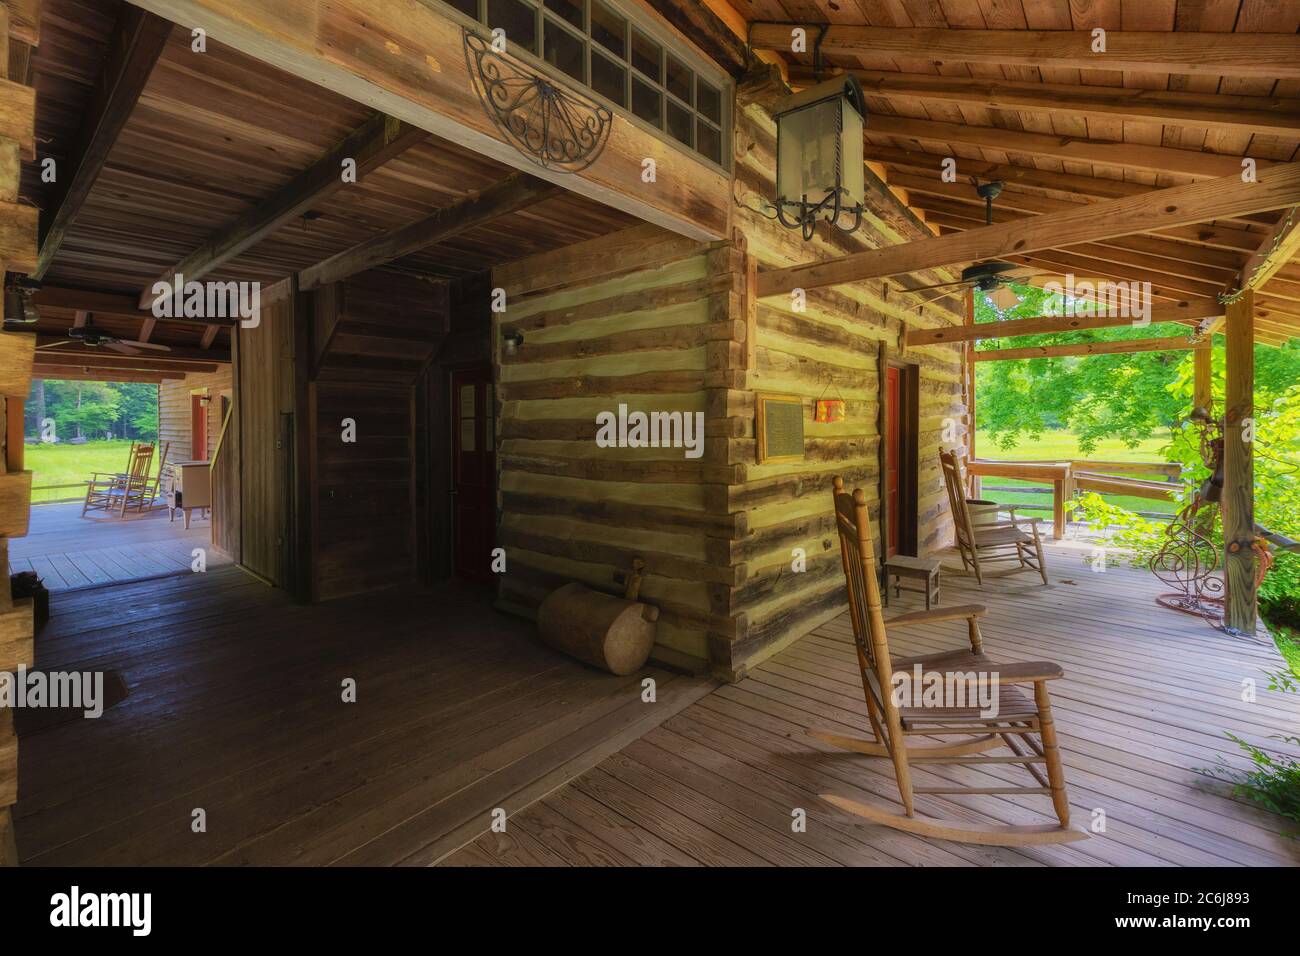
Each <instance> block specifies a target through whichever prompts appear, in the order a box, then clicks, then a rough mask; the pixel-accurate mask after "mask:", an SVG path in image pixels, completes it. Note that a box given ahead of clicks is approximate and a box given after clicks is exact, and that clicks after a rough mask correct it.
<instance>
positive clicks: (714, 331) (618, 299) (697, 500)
mask: <svg viewBox="0 0 1300 956" xmlns="http://www.w3.org/2000/svg"><path fill="white" fill-rule="evenodd" d="M715 259H716V255H715V251H711V249H710V247H709V246H706V245H703V244H699V243H695V242H691V241H689V240H684V239H681V238H680V237H674V236H670V235H668V234H666V233H663V232H662V231H660V230H658V229H656V228H653V227H650V226H638V227H635V228H633V229H630V230H628V231H626V232H623V233H620V234H617V235H614V236H608V237H604V238H602V239H598V240H594V241H591V242H587V243H581V244H579V245H576V246H571V247H568V248H566V249H561V250H559V251H557V252H553V253H547V254H544V255H540V256H537V257H534V258H532V259H529V260H526V261H524V262H520V263H513V264H510V265H508V266H504V267H500V268H498V269H497V270H495V272H494V274H493V281H494V284H495V285H496V286H497V287H499V288H502V289H504V290H505V293H506V296H507V299H506V302H507V307H506V310H505V312H504V314H500V315H495V316H494V325H495V326H496V328H494V331H493V336H492V343H493V349H494V353H495V354H496V360H495V362H494V365H495V369H496V378H497V396H498V402H499V408H498V416H499V417H498V421H499V422H500V427H499V435H498V449H497V451H498V456H497V457H498V469H499V481H498V489H499V490H498V495H499V501H500V509H501V523H500V542H501V543H502V545H503V546H504V547H505V549H506V554H507V570H506V573H505V574H504V575H503V576H502V581H501V590H500V596H501V600H502V602H503V604H505V605H507V606H512V607H514V608H517V609H523V610H526V611H527V610H531V609H534V608H536V606H537V605H538V604H539V603H540V602H541V600H542V599H543V598H544V597H545V596H546V595H547V594H548V593H549V592H550V591H552V590H554V589H555V588H556V587H558V586H560V585H561V584H563V583H565V582H567V581H571V580H577V581H582V582H584V583H586V584H588V585H590V586H592V587H595V588H598V589H600V590H604V591H610V592H614V591H617V590H618V588H617V587H616V586H615V584H614V574H615V572H616V571H621V570H625V569H626V568H627V567H628V566H629V565H630V563H631V561H632V559H633V558H634V557H638V556H639V557H641V558H643V559H644V560H645V563H646V567H645V580H644V583H643V585H642V587H641V596H642V597H643V598H644V599H645V600H647V601H648V602H650V603H652V604H655V605H656V606H658V607H660V608H661V610H662V614H661V617H660V619H659V633H658V642H659V646H658V648H657V656H658V657H659V658H660V659H673V658H680V659H682V660H686V659H691V660H694V661H701V660H702V659H703V658H705V657H706V655H707V653H708V644H709V638H710V635H711V634H712V633H713V632H715V631H718V632H722V633H725V632H726V631H727V630H728V628H730V627H731V624H730V622H729V620H728V619H727V616H726V615H725V613H724V614H718V613H716V612H715V610H714V604H715V599H716V589H717V588H719V587H721V588H727V587H729V586H730V585H731V584H732V583H733V582H734V575H735V569H734V568H733V567H732V566H731V560H730V542H731V538H732V535H733V532H734V528H733V524H732V522H731V519H730V517H729V516H728V514H727V513H726V510H725V509H726V488H727V486H728V485H729V484H731V483H732V482H733V481H734V480H735V478H736V475H735V472H734V470H733V469H730V468H728V467H727V465H726V464H725V461H723V460H720V459H719V458H718V456H717V454H716V452H717V450H718V449H722V450H723V451H725V440H726V439H725V438H724V437H723V436H711V437H709V438H708V439H707V441H706V444H705V453H704V456H703V457H701V458H698V459H689V458H686V457H685V450H684V449H682V448H601V447H598V446H597V445H596V441H595V438H596V432H597V425H596V417H597V415H598V414H599V413H601V412H605V411H609V412H615V413H617V410H618V406H619V404H620V403H625V404H626V405H627V406H628V408H629V410H633V411H635V410H639V411H644V412H656V411H658V412H681V413H683V414H692V413H695V412H705V411H706V410H707V409H706V397H707V396H706V389H707V388H708V387H709V386H710V385H711V384H715V383H716V382H718V381H720V380H721V379H720V376H724V375H726V369H727V366H728V362H729V361H730V356H731V354H732V352H733V350H734V349H735V348H737V347H738V346H737V343H736V341H735V339H736V335H737V333H736V329H735V328H734V325H735V323H734V320H733V315H734V312H735V309H736V306H735V303H736V302H738V295H737V292H736V289H735V287H734V283H735V281H736V280H735V276H734V275H732V274H729V273H726V272H719V271H717V270H716V269H715V268H714V264H715ZM512 332H518V333H521V334H522V335H523V336H524V342H523V345H522V346H521V347H520V348H519V350H518V352H517V354H515V355H505V354H502V351H501V346H500V342H501V339H502V336H503V335H506V334H510V333H512Z"/></svg>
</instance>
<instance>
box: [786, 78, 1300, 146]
mask: <svg viewBox="0 0 1300 956" xmlns="http://www.w3.org/2000/svg"><path fill="white" fill-rule="evenodd" d="M845 72H849V73H852V74H853V75H854V76H856V77H857V78H858V79H859V80H860V81H861V83H862V86H863V89H864V90H865V91H866V93H867V94H868V95H873V96H882V97H885V98H886V99H919V100H927V101H934V102H940V103H959V104H966V105H971V106H981V107H986V108H989V109H1001V110H1012V111H1018V110H1028V111H1032V112H1041V113H1053V114H1060V115H1063V116H1087V117H1097V118H1101V119H1119V120H1136V121H1139V122H1145V123H1160V124H1171V125H1176V126H1196V127H1206V128H1209V129H1223V130H1229V131H1236V132H1244V133H1264V134H1266V135H1276V136H1291V137H1294V136H1296V135H1297V134H1300V100H1295V99H1287V98H1285V97H1278V96H1242V95H1234V94H1227V93H1185V92H1176V91H1168V90H1149V89H1143V88H1135V87H1125V86H1074V85H1069V84H1065V83H1029V82H1017V81H1014V80H1004V79H990V78H988V77H970V76H939V75H931V74H928V73H889V72H882V71H879V70H848V71H845ZM790 74H791V79H792V80H793V81H794V82H795V83H796V84H803V85H808V84H811V83H812V82H813V80H814V77H813V71H812V69H811V68H810V67H806V66H795V67H792V68H791V70H790ZM873 119H874V117H873Z"/></svg>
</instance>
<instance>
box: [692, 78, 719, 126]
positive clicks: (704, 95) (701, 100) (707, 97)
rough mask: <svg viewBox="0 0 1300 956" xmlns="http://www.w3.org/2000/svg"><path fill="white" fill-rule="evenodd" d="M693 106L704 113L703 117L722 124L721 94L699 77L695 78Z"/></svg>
mask: <svg viewBox="0 0 1300 956" xmlns="http://www.w3.org/2000/svg"><path fill="white" fill-rule="evenodd" d="M695 108H696V109H697V110H699V111H700V112H701V113H703V114H704V118H705V119H711V120H713V122H715V123H717V124H718V125H719V126H721V125H722V94H721V93H720V92H719V91H718V90H717V88H716V87H712V86H709V84H707V83H705V82H704V81H703V80H701V79H699V78H697V79H696V80H695Z"/></svg>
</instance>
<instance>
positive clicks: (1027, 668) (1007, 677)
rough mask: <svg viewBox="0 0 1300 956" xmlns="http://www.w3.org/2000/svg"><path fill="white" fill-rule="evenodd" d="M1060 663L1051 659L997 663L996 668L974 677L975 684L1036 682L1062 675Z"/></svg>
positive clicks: (1063, 673) (1063, 672) (1054, 678)
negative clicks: (1054, 662)
mask: <svg viewBox="0 0 1300 956" xmlns="http://www.w3.org/2000/svg"><path fill="white" fill-rule="evenodd" d="M1064 676H1065V671H1064V670H1062V669H1061V665H1060V664H1053V663H1052V662H1051V661H1021V662H1019V663H1016V664H999V665H997V670H995V671H993V672H992V673H990V674H988V675H980V676H977V677H976V678H975V683H977V684H989V685H996V684H1036V683H1038V682H1039V681H1043V680H1056V679H1057V678H1058V677H1064Z"/></svg>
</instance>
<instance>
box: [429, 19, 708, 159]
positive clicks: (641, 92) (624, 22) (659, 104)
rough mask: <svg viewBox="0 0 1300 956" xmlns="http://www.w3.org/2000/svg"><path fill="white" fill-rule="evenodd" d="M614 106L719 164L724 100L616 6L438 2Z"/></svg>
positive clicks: (688, 62) (683, 58) (686, 61)
mask: <svg viewBox="0 0 1300 956" xmlns="http://www.w3.org/2000/svg"><path fill="white" fill-rule="evenodd" d="M443 2H444V3H447V4H448V5H450V6H452V7H454V8H455V9H457V10H459V11H460V12H461V13H463V14H465V15H466V16H469V17H472V18H473V19H475V20H477V21H478V22H479V23H482V24H484V25H486V26H487V27H488V28H489V29H497V28H500V29H502V30H504V31H505V36H506V42H507V43H508V44H509V49H510V50H511V51H512V52H518V50H520V49H522V50H526V51H527V52H528V53H531V54H532V55H533V56H536V57H538V58H540V59H541V60H542V61H543V62H545V63H548V64H550V65H551V66H552V67H554V68H555V69H557V70H559V71H560V72H561V73H564V74H566V75H568V76H569V77H571V78H572V79H574V80H576V81H577V82H578V83H581V84H582V85H583V86H585V87H587V89H589V90H591V91H592V92H593V93H595V94H596V95H597V96H598V97H599V98H600V99H602V100H605V101H606V102H608V103H610V104H612V105H614V106H617V107H620V108H621V109H622V110H624V111H625V112H627V113H629V114H631V115H632V116H635V117H636V118H637V119H639V120H641V121H642V122H643V123H646V124H648V125H650V126H653V127H654V128H655V129H657V130H660V131H662V132H663V133H665V134H666V135H668V136H670V137H672V138H673V139H674V140H676V141H677V142H679V143H681V144H682V145H683V146H687V147H689V148H691V149H693V150H695V151H696V152H697V153H699V154H700V155H701V156H703V157H704V158H705V159H707V160H709V161H710V162H712V163H715V164H717V165H719V166H722V165H723V142H724V141H725V137H724V136H723V130H725V129H726V122H725V111H726V101H725V98H724V96H723V87H722V86H721V84H719V83H718V82H716V81H714V80H712V79H707V78H706V77H705V76H704V75H702V74H703V71H702V70H700V69H699V68H698V66H697V64H696V63H695V62H693V61H692V58H691V57H690V56H689V55H687V54H685V53H684V52H683V51H681V50H678V49H674V48H671V47H670V45H669V44H667V43H665V42H664V41H663V40H662V39H660V38H658V37H656V36H655V35H654V31H653V28H652V27H650V26H649V24H647V23H646V22H645V21H644V20H642V19H640V18H639V17H637V16H636V15H635V14H629V13H625V12H623V11H622V10H621V9H620V8H619V6H618V4H617V2H616V0H443Z"/></svg>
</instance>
